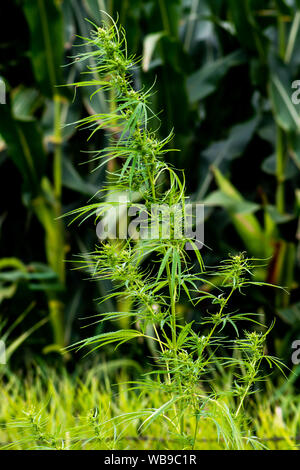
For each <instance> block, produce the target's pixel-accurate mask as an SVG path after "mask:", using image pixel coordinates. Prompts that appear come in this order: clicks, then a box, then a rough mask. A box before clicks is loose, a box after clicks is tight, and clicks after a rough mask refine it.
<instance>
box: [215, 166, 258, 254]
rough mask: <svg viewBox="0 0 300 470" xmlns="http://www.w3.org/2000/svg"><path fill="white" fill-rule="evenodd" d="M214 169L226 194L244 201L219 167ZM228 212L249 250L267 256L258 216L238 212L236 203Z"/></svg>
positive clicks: (217, 179)
mask: <svg viewBox="0 0 300 470" xmlns="http://www.w3.org/2000/svg"><path fill="white" fill-rule="evenodd" d="M212 170H213V173H214V176H215V179H216V182H217V184H218V186H219V188H220V189H221V190H222V191H223V192H224V193H225V194H226V196H227V197H230V198H231V199H232V200H233V201H236V202H243V201H244V199H243V197H242V196H241V194H240V193H239V192H238V191H237V189H236V188H235V187H234V186H233V185H232V184H231V183H230V181H229V180H228V179H226V178H225V176H223V175H222V173H221V172H220V171H219V170H218V169H217V168H215V167H213V169H212ZM228 212H229V215H230V217H231V220H232V223H233V225H234V226H235V229H236V231H237V233H238V234H239V236H240V237H241V239H242V240H243V242H244V244H245V247H246V248H247V251H249V253H250V254H251V255H253V256H257V257H264V256H266V253H265V249H267V246H266V243H265V242H266V240H265V237H264V233H263V230H262V228H261V226H260V223H259V222H258V220H257V218H256V217H255V216H254V215H253V214H243V213H238V212H236V210H235V209H234V205H233V206H232V208H229V209H228Z"/></svg>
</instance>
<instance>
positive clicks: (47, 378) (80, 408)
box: [0, 0, 300, 449]
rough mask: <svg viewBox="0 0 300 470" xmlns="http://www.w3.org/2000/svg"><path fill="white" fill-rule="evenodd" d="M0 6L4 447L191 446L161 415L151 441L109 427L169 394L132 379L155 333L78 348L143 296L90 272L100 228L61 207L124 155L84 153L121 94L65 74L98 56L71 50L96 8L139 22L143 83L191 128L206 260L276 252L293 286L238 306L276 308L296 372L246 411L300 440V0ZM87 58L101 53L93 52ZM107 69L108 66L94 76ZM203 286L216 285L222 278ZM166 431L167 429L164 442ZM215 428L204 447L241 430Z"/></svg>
mask: <svg viewBox="0 0 300 470" xmlns="http://www.w3.org/2000/svg"><path fill="white" fill-rule="evenodd" d="M0 8H1V18H2V20H3V21H5V22H7V23H8V24H10V25H11V27H10V28H9V29H7V30H6V31H5V32H4V30H3V31H1V33H0V34H1V43H0V80H1V82H0V83H1V86H2V89H3V87H4V89H5V100H4V101H5V102H3V103H2V104H0V188H1V204H0V340H2V341H3V342H4V344H5V348H6V361H5V362H6V364H0V380H1V396H2V397H3V398H1V402H0V445H1V446H4V448H5V446H7V445H9V444H10V443H14V442H19V444H15V447H14V448H22V449H23V448H34V447H35V446H37V445H38V446H44V447H45V448H53V447H54V448H71V447H72V448H75V449H81V448H85V449H86V448H93V447H96V448H104V449H106V448H120V449H125V448H145V449H149V448H155V449H160V448H166V446H167V448H170V449H171V448H182V446H183V445H185V444H183V443H182V442H177V441H176V439H175V441H174V440H172V433H171V432H170V430H169V429H168V427H167V426H166V427H165V428H162V429H163V431H161V428H160V427H156V426H159V425H158V424H153V428H150V431H149V432H148V434H147V433H146V434H147V435H146V438H145V436H144V437H142V436H140V435H139V432H138V429H139V427H138V426H139V423H133V424H130V425H128V426H125V425H124V423H121V429H122V430H121V432H120V435H119V436H118V437H117V438H116V436H112V434H111V429H110V427H107V428H106V422H107V420H109V419H111V418H112V416H115V415H116V414H121V415H122V413H125V412H131V413H133V412H136V411H137V409H139V405H140V404H141V403H140V400H144V404H143V406H145V407H149V408H155V407H159V406H160V405H161V404H162V403H163V398H162V397H161V396H159V394H156V393H153V395H147V396H146V397H144V398H143V399H140V398H137V396H136V395H135V392H134V391H132V389H131V388H130V387H129V386H128V385H125V382H126V381H128V380H136V379H137V377H139V376H140V374H141V372H142V371H144V370H148V368H149V362H151V357H152V356H153V345H152V344H151V342H147V341H145V340H144V339H141V340H140V341H137V342H135V343H133V342H130V343H126V344H124V345H121V346H120V347H119V348H118V349H115V347H114V346H112V345H110V344H108V345H106V346H105V347H104V348H102V349H101V352H99V351H91V353H90V354H88V355H87V356H85V353H86V351H85V352H82V351H80V352H79V353H75V352H73V351H68V352H67V353H64V354H62V352H61V351H62V348H65V347H67V346H69V345H71V344H74V343H76V342H78V341H80V340H83V339H85V338H86V337H88V336H90V337H93V336H94V335H97V334H100V333H105V332H108V331H111V330H112V329H114V328H115V324H113V323H111V324H110V325H109V324H105V325H104V324H103V323H97V324H93V322H91V321H87V320H86V319H87V318H88V317H91V316H92V315H95V314H98V315H99V314H104V313H105V312H112V311H119V312H124V311H126V309H127V310H128V309H130V304H128V300H127V299H124V300H122V299H118V300H117V301H115V299H114V298H113V297H112V298H106V300H105V301H104V302H102V303H99V302H97V301H95V299H99V298H104V297H105V295H106V294H107V292H109V291H110V289H111V282H110V280H107V279H104V280H98V281H97V282H87V281H85V279H86V278H88V277H89V274H90V273H89V270H88V269H86V271H82V270H80V271H78V270H74V267H76V264H75V262H74V259H75V258H74V254H76V253H78V254H82V255H83V256H87V255H86V253H88V252H91V251H93V249H94V246H95V243H96V227H95V225H94V224H93V223H92V222H89V223H85V224H80V225H79V224H69V222H70V220H68V219H67V218H65V217H61V216H62V215H63V214H66V213H68V212H71V211H73V210H76V209H77V208H78V207H80V206H82V205H84V204H85V203H86V202H87V201H88V200H90V198H92V197H93V198H94V200H95V198H96V200H97V198H98V200H99V199H100V198H101V197H102V196H103V194H104V191H105V182H106V180H107V173H106V170H109V171H110V172H113V171H115V170H117V169H118V168H120V165H121V162H120V161H118V160H117V161H115V160H111V161H109V162H108V163H107V165H106V167H105V166H103V167H102V168H101V170H100V171H93V170H95V168H96V165H95V164H94V162H92V161H89V162H88V163H86V164H82V163H83V161H84V156H85V155H86V153H88V152H93V151H96V150H101V149H103V148H105V146H107V145H108V135H109V133H110V132H111V131H112V130H113V129H112V128H111V127H109V126H108V128H107V129H105V128H104V129H102V130H101V131H100V132H98V133H97V134H96V136H95V138H94V139H90V140H89V139H88V137H89V130H88V129H78V128H77V127H76V126H75V125H72V123H73V122H77V121H79V120H80V119H83V118H85V117H88V116H91V115H93V114H97V113H99V114H100V113H101V114H102V113H111V112H113V110H114V108H115V106H116V104H115V101H114V96H110V101H108V100H107V99H106V96H105V93H104V92H103V91H102V90H100V91H98V92H97V93H95V95H94V97H93V99H92V100H91V99H90V95H91V94H92V93H93V92H94V91H95V89H94V88H93V87H91V88H90V87H76V88H75V89H74V88H72V87H71V86H66V85H68V84H72V83H75V82H77V81H78V80H79V79H80V76H81V74H82V72H83V71H84V66H83V64H82V62H81V61H80V60H76V59H75V60H74V59H72V58H71V57H76V55H77V54H78V51H79V50H80V52H83V50H82V47H84V52H89V50H88V47H89V46H88V45H87V44H85V45H84V46H81V47H78V45H79V44H80V38H79V36H83V37H87V36H89V31H90V25H89V23H88V22H87V21H86V19H88V20H90V21H92V22H95V23H96V24H100V23H101V21H103V20H104V19H105V14H104V13H103V12H107V13H108V14H109V15H111V16H112V17H113V18H115V19H118V22H119V23H120V24H121V25H122V26H123V27H124V28H125V30H126V36H127V45H128V50H129V51H130V53H132V54H135V55H137V57H138V58H140V61H139V66H138V67H137V68H136V70H135V72H134V76H133V77H132V81H133V83H134V86H135V87H137V88H139V89H143V88H145V89H148V88H150V87H152V92H153V95H152V96H151V103H150V104H151V108H152V109H153V111H154V118H153V121H154V122H153V126H154V127H156V128H157V127H158V129H159V131H158V132H159V137H160V138H161V139H165V138H167V136H168V135H169V132H170V130H171V129H173V130H174V134H175V137H174V139H173V141H172V143H171V144H170V149H172V148H176V149H180V152H175V151H174V152H172V151H170V152H168V153H167V154H166V156H165V157H164V158H166V160H167V162H168V164H170V165H172V166H174V167H176V168H179V169H182V170H184V171H185V178H186V190H187V192H188V193H189V194H190V195H191V196H192V199H193V201H194V202H199V203H203V204H204V205H205V244H206V246H204V247H203V249H202V250H201V255H202V257H203V260H204V263H205V265H208V266H213V265H216V264H217V263H219V261H220V259H224V258H226V257H227V256H228V255H229V254H232V255H234V254H236V253H242V252H246V253H247V255H248V256H249V257H250V258H251V257H253V258H255V259H262V260H264V263H263V264H262V265H261V266H260V267H259V269H256V270H255V272H254V280H255V281H257V282H262V283H269V284H273V285H276V286H282V287H284V289H274V290H270V289H268V288H265V287H263V288H260V289H259V288H255V287H254V288H253V289H251V293H246V295H243V296H240V297H239V299H238V300H233V305H232V307H231V308H232V310H237V309H238V308H242V309H243V310H244V311H245V312H255V313H256V314H257V316H258V318H259V321H260V323H262V324H263V325H266V326H269V325H270V323H271V322H272V320H273V318H274V317H275V320H276V321H275V325H274V327H273V329H272V331H271V332H270V334H269V335H268V338H267V345H266V348H267V351H268V353H269V354H272V355H275V356H277V357H278V358H280V360H281V361H282V362H283V363H284V364H285V365H286V366H287V367H288V368H289V369H288V372H285V375H283V374H282V373H281V371H280V370H277V369H276V370H274V373H273V374H272V377H269V378H267V381H266V383H265V384H264V385H262V386H261V387H260V388H259V390H258V391H256V392H255V393H254V394H253V395H251V397H250V402H249V408H248V410H247V416H246V418H245V419H246V420H249V422H251V423H252V425H253V427H254V431H255V435H256V436H257V437H258V438H259V439H262V443H266V442H267V441H268V439H271V440H270V441H269V442H268V447H269V448H271V449H276V448H279V449H295V448H297V445H298V444H299V442H298V437H297V436H299V434H300V418H299V416H300V402H299V395H298V392H299V374H300V365H299V364H300V353H299V357H298V355H297V354H296V355H295V354H294V356H293V353H294V352H295V350H296V349H297V347H298V348H299V347H300V296H299V291H300V289H299V269H300V177H299V176H300V173H299V170H300V99H299V100H298V95H297V89H298V88H299V86H300V2H299V1H298V0H268V1H264V2H262V1H260V0H239V1H238V0H201V1H200V0H144V1H142V0H131V1H129V0H106V1H105V0H37V1H34V0H11V1H10V2H6V4H5V5H4V4H3V5H1V7H0ZM88 65H89V66H90V67H93V66H94V65H95V63H94V59H93V56H92V55H91V56H90V58H89V63H88ZM94 75H95V76H94ZM90 78H91V77H90ZM92 78H93V79H95V80H97V76H96V74H95V73H94V74H93V75H92ZM297 80H299V82H298V83H297ZM95 194H96V196H94V195H95ZM123 222H124V221H122V220H119V221H118V223H119V224H120V225H121V224H122V223H123ZM153 264H154V263H153ZM203 289H204V290H207V291H209V284H207V285H204V286H203ZM235 302H236V304H235ZM201 308H202V307H201ZM199 309H200V307H199V308H198V307H195V308H193V307H191V305H189V304H187V303H185V302H184V301H180V302H179V304H178V305H177V311H178V312H180V317H181V319H182V322H183V323H184V322H185V321H193V320H195V321H196V320H197V318H198V316H199ZM200 313H201V312H200ZM204 313H205V312H204ZM117 321H118V325H117V329H124V330H126V329H127V328H128V326H129V325H128V323H127V319H126V318H122V317H120V318H119V319H118V320H117ZM91 323H92V324H91ZM252 328H254V327H253V326H252ZM228 334H229V335H230V334H232V331H231V333H230V332H229V333H228ZM297 341H299V343H298V344H297V343H296V342H297ZM295 345H296V346H295ZM90 349H92V347H91V348H90ZM292 357H294V359H293V360H292ZM298 359H299V360H298ZM217 372H218V374H217V373H216V375H215V376H213V378H212V380H213V381H215V382H214V383H215V386H216V388H217V389H222V388H223V387H225V388H226V387H228V388H229V389H230V387H231V381H232V380H233V379H232V377H231V376H230V374H228V373H227V372H226V371H225V370H222V367H221V366H220V370H218V371H217ZM41 403H43V407H42V408H41V407H40V404H41ZM108 404H110V405H111V406H108ZM24 413H25V414H24ZM14 423H19V426H17V427H16V426H14ZM20 423H21V424H20ZM122 426H123V427H122ZM190 427H192V424H191V425H190ZM33 430H35V431H33ZM158 435H159V436H161V440H159V439H158V440H155V436H158ZM164 439H166V440H167V442H168V444H166V443H165V442H164ZM198 439H199V440H198V448H200V449H205V448H206V449H207V448H212V449H220V448H221V449H222V448H223V447H224V445H225V444H224V442H223V441H222V440H220V441H219V442H218V439H217V432H216V429H215V427H214V426H213V425H211V426H210V427H209V426H208V427H206V428H205V429H202V430H201V432H200V433H199V436H198ZM62 443H63V444H62ZM12 445H13V444H12ZM225 447H226V446H225ZM246 448H247V446H246Z"/></svg>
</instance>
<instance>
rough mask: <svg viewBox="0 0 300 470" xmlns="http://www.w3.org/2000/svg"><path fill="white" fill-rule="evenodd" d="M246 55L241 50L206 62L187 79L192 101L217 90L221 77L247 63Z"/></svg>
mask: <svg viewBox="0 0 300 470" xmlns="http://www.w3.org/2000/svg"><path fill="white" fill-rule="evenodd" d="M245 61H246V56H245V55H244V53H243V52H242V51H241V50H237V51H235V52H232V53H231V54H229V55H227V56H225V57H221V58H220V59H218V60H215V61H213V62H211V63H208V64H205V65H204V66H203V67H201V68H200V69H199V70H197V72H194V73H193V74H192V75H190V77H189V78H188V80H187V91H188V96H189V101H190V103H195V102H197V101H199V100H201V99H203V98H206V97H207V96H209V95H211V94H212V93H214V92H215V91H216V89H217V88H218V86H219V83H220V81H221V79H222V78H223V77H224V76H225V75H226V73H227V72H228V70H229V69H230V68H231V67H236V66H237V65H241V64H243V63H245Z"/></svg>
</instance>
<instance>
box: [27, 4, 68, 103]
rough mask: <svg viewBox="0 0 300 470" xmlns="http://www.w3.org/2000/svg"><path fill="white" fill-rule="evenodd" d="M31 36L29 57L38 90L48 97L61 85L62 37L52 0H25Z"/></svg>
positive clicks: (60, 21) (56, 5)
mask: <svg viewBox="0 0 300 470" xmlns="http://www.w3.org/2000/svg"><path fill="white" fill-rule="evenodd" d="M23 8H24V13H25V16H26V18H27V21H28V25H29V28H30V37H31V61H32V65H33V70H34V74H35V78H36V80H37V82H38V83H39V85H40V88H41V90H42V92H43V93H44V94H45V95H46V96H48V97H50V98H51V97H52V96H53V95H54V94H55V93H56V89H55V86H56V85H61V84H62V82H63V80H62V74H61V66H62V65H63V53H64V40H63V19H62V13H61V9H60V7H59V6H58V2H56V1H55V0H25V1H24V6H23Z"/></svg>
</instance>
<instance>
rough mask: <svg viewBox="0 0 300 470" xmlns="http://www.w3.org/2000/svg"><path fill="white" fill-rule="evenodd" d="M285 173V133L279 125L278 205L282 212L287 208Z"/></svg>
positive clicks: (277, 156) (277, 144)
mask: <svg viewBox="0 0 300 470" xmlns="http://www.w3.org/2000/svg"><path fill="white" fill-rule="evenodd" d="M284 173H285V152H284V135H283V131H282V129H281V128H280V127H279V126H277V139H276V179H277V189H276V207H277V210H278V212H280V213H281V214H283V213H284V210H285V198H284V179H285V177H284Z"/></svg>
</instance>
